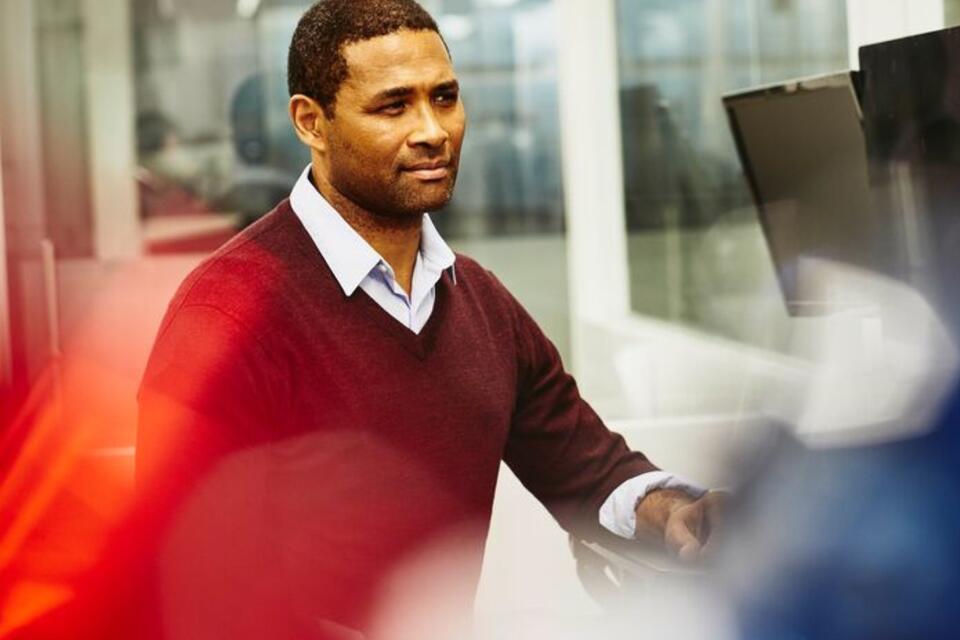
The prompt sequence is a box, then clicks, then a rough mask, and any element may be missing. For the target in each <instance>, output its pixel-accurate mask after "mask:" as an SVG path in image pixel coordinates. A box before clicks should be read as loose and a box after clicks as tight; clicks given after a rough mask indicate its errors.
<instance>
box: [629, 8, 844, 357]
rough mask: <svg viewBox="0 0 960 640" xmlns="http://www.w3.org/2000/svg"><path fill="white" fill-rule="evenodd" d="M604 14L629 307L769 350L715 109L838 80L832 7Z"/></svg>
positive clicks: (745, 226) (766, 308) (755, 263)
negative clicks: (619, 141) (612, 17)
mask: <svg viewBox="0 0 960 640" xmlns="http://www.w3.org/2000/svg"><path fill="white" fill-rule="evenodd" d="M618 9H619V20H618V29H619V49H620V53H619V59H620V78H621V80H620V82H621V111H622V118H623V140H624V144H623V148H624V177H625V183H626V187H625V191H626V194H625V195H626V206H627V210H626V220H627V228H628V252H629V261H630V277H631V302H632V308H633V309H634V310H635V311H637V312H638V313H642V314H646V315H652V316H656V317H660V318H664V319H669V320H671V321H675V322H681V323H685V324H689V325H693V326H696V327H698V328H700V329H703V330H706V331H708V332H710V333H717V334H721V335H724V336H727V337H731V338H734V339H738V340H743V341H749V342H753V343H758V344H762V345H764V346H768V347H773V348H783V347H784V345H783V340H784V337H785V335H786V334H785V330H786V326H787V325H786V313H785V311H784V310H783V305H782V301H781V300H780V298H779V292H778V291H777V284H776V279H775V276H774V271H773V268H772V265H771V262H770V257H769V254H768V251H767V248H766V246H765V244H764V241H763V236H762V234H761V232H760V228H759V225H758V222H757V217H756V213H755V211H754V208H753V206H752V204H751V200H750V197H749V192H748V190H747V186H746V183H745V181H744V178H743V176H742V171H741V168H740V164H739V161H738V159H737V155H736V151H735V148H734V145H733V141H732V140H731V138H730V133H729V127H728V123H727V119H726V116H725V114H724V110H723V105H722V100H721V98H722V96H723V94H724V93H727V92H730V91H733V90H737V89H743V88H746V87H751V86H758V85H763V84H768V83H773V82H779V81H783V80H787V79H790V78H797V77H803V76H809V75H814V74H819V73H826V72H830V71H835V70H840V69H844V68H846V67H847V66H848V59H847V33H846V31H847V29H846V12H845V7H844V4H843V3H838V2H833V1H832V0H811V1H809V2H807V1H804V2H799V1H790V0H786V1H785V0H750V1H749V2H727V1H725V0H670V1H667V0H651V1H649V2H642V3H637V2H631V1H629V0H620V2H619V3H618ZM761 292H763V293H764V294H765V295H763V296H760V295H759V294H760V293H761ZM767 294H769V295H767ZM747 303H749V306H748V304H747ZM747 309H749V312H750V313H751V314H752V318H751V319H745V318H744V317H743V314H744V313H745V311H746V310H747ZM761 318H762V321H760V319H761ZM745 320H746V321H745ZM750 320H753V321H750ZM758 326H759V327H761V329H760V330H759V331H758Z"/></svg>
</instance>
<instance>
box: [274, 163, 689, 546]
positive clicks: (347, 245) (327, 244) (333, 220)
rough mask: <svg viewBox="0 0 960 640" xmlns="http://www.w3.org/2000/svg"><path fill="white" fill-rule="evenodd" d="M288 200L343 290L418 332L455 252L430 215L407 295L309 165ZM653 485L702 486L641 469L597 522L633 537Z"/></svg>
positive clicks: (613, 497) (615, 493)
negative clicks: (321, 187) (363, 297)
mask: <svg viewBox="0 0 960 640" xmlns="http://www.w3.org/2000/svg"><path fill="white" fill-rule="evenodd" d="M290 204H291V206H292V208H293V210H294V212H295V213H296V215H297V217H298V218H299V219H300V222H301V223H302V224H303V226H304V228H305V229H306V230H307V233H308V234H309V235H310V238H311V239H312V240H313V242H314V244H316V246H317V249H318V250H319V251H320V255H322V256H323V259H324V260H325V261H326V262H327V264H328V265H329V267H330V270H331V271H332V272H333V275H334V277H335V278H336V280H337V282H338V283H339V284H340V287H341V288H342V289H343V292H344V294H345V295H347V296H348V297H349V296H352V295H354V294H355V293H356V290H357V289H358V288H359V289H362V290H363V291H364V293H366V294H367V295H368V296H370V298H371V299H373V301H374V302H376V303H377V305H379V306H380V307H381V308H382V309H383V310H384V311H385V312H387V313H388V314H390V315H391V316H392V317H393V318H395V319H396V320H397V321H398V322H400V323H402V324H403V325H404V326H405V327H407V328H408V329H410V330H411V331H413V332H414V333H417V334H419V333H420V331H421V330H422V329H423V327H424V325H426V324H427V321H428V320H429V319H430V315H431V313H433V306H434V303H435V302H436V285H437V282H439V280H440V277H441V276H442V275H443V272H444V271H446V270H448V269H449V270H450V273H451V276H452V280H453V283H454V284H456V266H455V264H454V263H455V262H456V256H455V255H454V253H453V251H452V250H451V249H450V247H449V246H447V243H446V242H444V240H443V238H441V237H440V233H439V232H438V231H437V229H436V227H434V226H433V222H432V221H431V220H430V216H429V215H428V214H426V213H425V214H424V215H423V227H422V231H421V236H420V251H419V252H418V253H417V258H416V263H415V264H414V268H413V285H412V287H411V290H410V295H407V292H406V291H404V290H403V288H402V287H401V286H400V285H399V284H398V283H397V280H396V277H395V274H394V272H393V269H392V268H391V267H390V265H389V264H387V262H386V260H384V259H383V257H382V256H380V254H379V253H377V252H376V250H375V249H374V248H373V247H371V246H370V244H369V243H367V241H366V240H364V239H363V237H362V236H360V234H359V233H357V232H356V231H355V230H354V229H353V227H351V226H350V225H349V224H348V223H347V221H346V220H344V219H343V217H342V216H340V214H339V213H337V211H336V210H335V209H334V208H333V206H331V205H330V203H329V202H327V201H326V200H325V199H324V197H323V196H322V195H320V192H319V191H317V189H316V187H314V186H313V183H312V182H311V181H310V167H309V166H308V167H307V168H306V169H304V171H303V174H302V175H301V176H300V179H299V180H298V181H297V183H296V185H294V187H293V192H292V193H291V194H290ZM655 489H679V490H681V491H685V492H687V493H689V494H691V495H692V496H694V497H699V496H701V495H703V494H704V493H706V491H705V490H704V489H703V488H701V487H699V486H697V485H696V484H694V483H692V482H689V481H687V480H685V479H683V478H680V477H679V476H675V475H673V474H670V473H666V472H663V471H652V472H650V473H644V474H641V475H639V476H637V477H635V478H631V479H630V480H628V481H626V482H624V483H623V484H622V485H620V486H619V487H618V488H617V489H616V490H614V491H613V493H611V494H610V496H609V497H608V498H607V500H606V501H605V502H604V503H603V505H602V506H601V508H600V514H599V521H600V524H601V525H602V526H603V527H604V528H606V529H608V530H609V531H612V532H613V533H615V534H617V535H619V536H621V537H624V538H633V537H634V535H635V532H636V526H637V523H636V512H635V509H636V505H637V503H639V501H640V500H641V499H643V497H644V496H645V495H647V493H649V492H650V491H653V490H655Z"/></svg>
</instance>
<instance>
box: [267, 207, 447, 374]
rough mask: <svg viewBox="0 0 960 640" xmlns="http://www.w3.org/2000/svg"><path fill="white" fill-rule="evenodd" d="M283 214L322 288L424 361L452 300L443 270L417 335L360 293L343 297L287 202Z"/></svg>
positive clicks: (430, 351)
mask: <svg viewBox="0 0 960 640" xmlns="http://www.w3.org/2000/svg"><path fill="white" fill-rule="evenodd" d="M282 213H283V214H284V215H285V216H286V217H287V223H288V224H290V225H291V226H292V227H293V229H294V230H295V231H294V232H295V235H296V239H297V244H298V245H299V249H300V251H301V253H302V254H303V256H304V257H305V258H307V262H308V263H309V264H311V265H313V266H314V267H315V268H316V272H317V274H318V275H319V277H321V278H323V279H324V284H326V285H327V286H329V287H332V288H333V289H334V290H335V291H336V292H337V293H338V294H339V295H340V296H342V298H343V300H344V303H345V304H347V305H351V306H352V305H356V306H357V311H358V312H359V314H360V315H361V316H363V317H364V318H366V319H367V321H368V322H372V323H373V324H376V325H377V326H379V327H380V329H381V330H383V331H384V332H385V333H387V334H388V335H390V336H392V337H393V338H394V339H395V340H397V341H398V342H400V344H401V345H402V346H403V347H404V349H406V350H407V351H408V352H410V354H411V355H413V356H414V357H416V358H417V359H419V360H425V359H426V358H427V357H428V356H429V355H430V353H432V351H433V348H434V346H435V344H436V338H437V334H438V333H439V331H440V329H439V327H440V326H442V324H443V322H444V318H445V317H446V315H447V311H448V307H449V306H450V303H451V300H450V297H451V291H450V289H451V287H452V286H453V280H452V278H454V277H455V276H454V275H453V274H452V273H451V272H450V270H449V269H448V270H446V271H444V272H443V274H442V275H441V277H440V279H439V280H438V281H437V284H436V299H435V300H434V306H433V313H431V314H430V318H429V319H428V320H427V323H426V324H425V325H424V326H423V328H422V329H421V330H420V333H414V332H413V331H411V330H410V329H409V328H408V327H407V326H405V325H404V324H403V323H402V322H400V321H399V320H397V319H396V318H394V317H393V316H392V315H390V314H389V313H388V312H387V311H386V310H385V309H384V308H383V307H381V306H380V305H379V304H377V302H376V301H375V300H374V299H373V298H371V297H370V296H369V295H368V294H367V293H366V292H365V291H364V290H363V289H359V288H358V289H357V290H355V291H354V292H353V294H352V295H347V294H346V293H344V291H343V289H342V288H341V287H340V285H339V283H338V282H337V279H336V276H335V275H334V273H333V270H332V269H331V268H330V265H329V264H328V263H327V261H326V259H325V258H324V257H323V254H322V253H321V252H320V250H319V249H318V248H317V245H316V244H315V243H314V242H313V240H312V239H311V237H310V235H309V233H308V232H307V230H306V229H305V228H304V226H303V223H302V221H301V220H300V219H299V218H298V216H297V215H296V213H295V212H294V210H293V208H292V207H291V206H290V203H289V201H287V202H285V203H284V205H283V211H282Z"/></svg>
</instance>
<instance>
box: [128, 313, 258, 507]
mask: <svg viewBox="0 0 960 640" xmlns="http://www.w3.org/2000/svg"><path fill="white" fill-rule="evenodd" d="M269 362H270V361H269V358H268V357H267V353H266V352H265V350H264V349H263V347H262V346H261V345H260V343H259V342H258V341H257V340H256V338H255V336H254V335H253V334H252V331H250V330H249V329H247V328H246V327H245V326H244V325H242V324H241V323H239V322H238V321H237V320H235V319H234V318H232V317H231V316H230V315H228V314H227V313H225V312H223V311H221V310H220V309H218V308H216V307H213V306H207V305H187V306H182V307H180V308H179V309H177V310H176V311H175V312H172V313H171V315H170V317H169V318H167V320H166V321H165V323H164V325H163V327H162V329H161V332H160V334H159V336H158V338H157V341H156V343H155V345H154V348H153V351H152V353H151V355H150V359H149V362H148V364H147V368H146V372H145V374H144V377H143V381H142V383H141V386H140V391H139V394H138V401H139V421H138V428H137V453H136V466H137V469H136V471H137V482H138V485H141V487H142V486H143V485H144V484H145V482H147V481H148V484H151V485H155V484H158V483H159V484H166V485H171V486H170V487H168V489H170V490H173V487H172V485H173V484H176V485H182V486H181V488H183V489H185V488H187V487H188V486H189V485H190V484H191V483H192V482H194V481H195V480H196V478H197V476H198V475H200V474H202V473H203V472H204V471H205V470H206V469H208V468H209V467H210V466H211V465H212V464H213V463H215V462H216V461H217V460H219V459H220V458H221V457H222V456H223V455H225V454H226V453H227V452H230V451H235V450H237V449H240V448H243V447H244V446H247V445H249V444H252V443H253V442H255V441H256V440H257V439H258V438H259V437H260V436H261V435H262V434H263V433H264V431H265V430H266V428H267V427H268V422H269V419H268V416H270V412H269V410H268V406H269V403H270V397H271V395H272V390H271V384H272V379H276V378H277V376H270V374H269V372H270V371H271V367H270V366H269ZM271 378H272V379H271ZM174 492H176V491H174Z"/></svg>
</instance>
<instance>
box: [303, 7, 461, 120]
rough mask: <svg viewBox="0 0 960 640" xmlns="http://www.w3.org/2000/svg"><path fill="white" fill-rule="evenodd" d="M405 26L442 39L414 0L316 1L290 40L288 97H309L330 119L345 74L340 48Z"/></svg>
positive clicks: (435, 26) (429, 17)
mask: <svg viewBox="0 0 960 640" xmlns="http://www.w3.org/2000/svg"><path fill="white" fill-rule="evenodd" d="M403 29H409V30H411V31H433V32H435V33H436V34H437V35H439V36H440V38H441V40H442V39H443V36H442V35H441V34H440V29H439V28H437V23H436V22H435V21H434V19H433V18H432V17H431V16H430V14H429V13H427V11H426V10H425V9H424V8H423V7H421V6H420V5H419V4H417V3H416V2H414V0H320V2H317V3H316V4H314V5H313V6H312V7H310V9H308V10H307V12H306V13H305V14H303V17H302V18H300V22H299V23H298V24H297V29H296V31H295V32H294V34H293V40H292V41H291V42H290V55H289V57H288V59H287V87H288V89H289V91H290V95H291V96H294V95H296V94H302V95H305V96H307V97H309V98H313V99H314V100H316V101H317V102H318V103H319V104H320V106H321V107H322V108H323V112H324V114H325V115H326V116H327V118H328V119H332V118H333V114H334V107H335V105H336V99H337V92H338V91H339V90H340V85H342V84H343V82H344V80H346V79H347V75H348V69H347V61H346V59H345V58H344V57H343V47H344V46H345V45H347V44H350V43H352V42H361V41H363V40H370V39H371V38H377V37H380V36H385V35H389V34H391V33H395V32H397V31H400V30H403ZM444 46H446V42H444Z"/></svg>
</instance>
